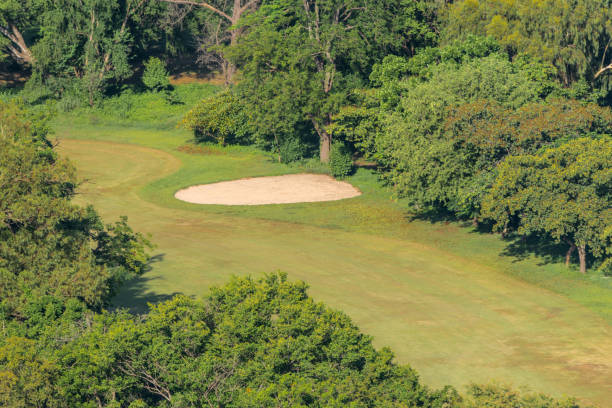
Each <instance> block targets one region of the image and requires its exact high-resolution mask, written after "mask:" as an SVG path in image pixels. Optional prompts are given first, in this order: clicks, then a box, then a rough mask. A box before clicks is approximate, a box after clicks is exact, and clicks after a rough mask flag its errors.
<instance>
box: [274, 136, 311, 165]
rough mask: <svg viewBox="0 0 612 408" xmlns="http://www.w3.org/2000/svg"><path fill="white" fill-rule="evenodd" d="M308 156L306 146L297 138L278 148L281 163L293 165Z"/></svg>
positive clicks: (285, 142)
mask: <svg viewBox="0 0 612 408" xmlns="http://www.w3.org/2000/svg"><path fill="white" fill-rule="evenodd" d="M306 154H307V151H306V149H305V146H304V145H303V144H302V143H301V141H300V140H299V139H297V138H293V139H288V140H285V141H283V143H282V144H281V145H280V146H279V147H278V157H279V158H280V162H281V163H292V162H296V161H299V160H302V159H303V158H304V157H305V156H306Z"/></svg>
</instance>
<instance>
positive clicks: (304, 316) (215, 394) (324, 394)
mask: <svg viewBox="0 0 612 408" xmlns="http://www.w3.org/2000/svg"><path fill="white" fill-rule="evenodd" d="M306 289H307V287H306V285H305V284H303V283H289V282H287V281H286V277H285V275H284V274H273V275H269V276H267V277H266V278H264V279H260V280H252V279H249V278H233V279H232V280H230V282H229V283H228V284H227V285H225V286H224V287H221V288H212V290H211V292H210V295H208V296H207V298H206V299H205V300H204V301H194V300H191V299H189V298H187V297H185V296H177V297H175V298H174V299H172V300H170V301H167V302H164V303H160V304H158V305H155V306H153V307H152V309H151V311H150V312H149V314H148V315H147V316H145V317H144V318H136V317H134V316H131V315H129V314H126V313H117V314H102V315H98V316H96V317H95V319H94V321H93V322H92V324H91V327H90V328H88V329H85V330H83V331H82V334H81V335H79V336H77V338H75V340H73V341H70V342H68V343H67V344H65V345H64V346H63V347H62V348H61V350H59V351H58V352H57V353H56V354H55V357H54V359H53V360H54V361H55V364H57V365H59V366H60V367H61V368H62V369H61V370H60V372H59V373H57V374H55V375H54V378H55V379H56V381H55V383H54V384H56V385H57V388H56V390H57V389H61V391H62V392H61V394H62V397H61V399H54V395H55V394H54V393H53V392H49V393H47V398H48V400H50V401H49V404H50V405H52V406H53V404H58V405H60V404H62V403H63V404H68V405H70V406H88V405H87V401H92V400H97V401H99V402H100V403H101V404H103V405H104V406H107V405H108V406H129V405H130V404H140V405H143V403H144V404H145V405H146V406H150V407H166V406H190V405H191V406H204V405H211V404H212V405H215V406H217V405H219V406H228V407H272V406H279V405H280V406H315V407H329V406H337V407H340V406H388V407H402V406H423V407H441V406H444V405H443V404H456V403H458V402H459V401H460V399H459V397H458V395H457V393H456V392H455V391H454V390H453V389H452V388H449V387H447V388H444V389H443V390H440V391H431V390H429V389H428V388H426V387H424V386H423V385H421V384H420V383H419V381H418V377H417V375H416V373H415V372H414V371H413V370H412V369H410V368H409V367H402V366H398V365H396V364H395V363H394V362H393V354H392V353H391V352H390V351H389V350H388V349H383V350H381V351H376V350H375V349H374V347H373V346H372V344H371V339H370V338H369V337H368V336H366V335H364V334H362V333H360V332H359V330H358V329H357V327H355V326H354V325H353V323H352V322H351V320H350V319H349V318H348V317H347V316H346V315H345V314H343V313H341V312H338V311H334V310H331V309H329V308H328V307H326V306H325V305H323V304H321V303H316V302H314V301H313V300H312V299H311V298H310V297H308V295H307V293H306ZM15 376H16V377H17V378H19V373H15ZM12 384H13V383H9V384H8V389H9V392H10V394H9V395H16V397H15V398H17V396H23V391H22V390H21V389H20V388H17V387H16V386H13V385H12ZM136 401H138V402H136ZM135 406H138V405H135Z"/></svg>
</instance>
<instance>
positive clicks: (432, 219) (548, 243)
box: [407, 209, 592, 266]
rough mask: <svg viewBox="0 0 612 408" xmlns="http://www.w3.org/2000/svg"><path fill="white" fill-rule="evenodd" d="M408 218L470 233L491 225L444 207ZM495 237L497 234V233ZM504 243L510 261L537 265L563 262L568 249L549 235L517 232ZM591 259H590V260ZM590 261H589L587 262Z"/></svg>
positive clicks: (575, 259) (485, 230) (486, 229)
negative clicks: (527, 261) (451, 224)
mask: <svg viewBox="0 0 612 408" xmlns="http://www.w3.org/2000/svg"><path fill="white" fill-rule="evenodd" d="M407 218H408V219H409V220H411V221H412V220H420V221H426V222H429V223H431V224H439V223H444V224H449V223H455V224H456V225H458V226H460V227H462V228H469V232H470V233H471V234H479V235H482V234H486V235H490V234H491V231H492V227H493V225H492V224H491V223H490V222H482V221H481V222H479V223H478V224H477V225H474V224H473V223H472V221H471V220H465V219H460V218H458V217H457V216H456V215H454V214H453V213H451V212H449V211H446V210H445V209H433V210H430V211H423V212H420V213H416V214H410V215H408V216H407ZM497 237H498V238H497V239H500V238H499V235H497ZM503 242H505V243H506V246H505V248H504V249H503V250H502V251H501V253H500V255H501V256H503V257H508V258H512V262H513V263H516V262H521V261H524V260H525V259H527V258H530V257H535V258H536V261H537V265H538V266H543V265H548V264H554V263H563V262H565V254H566V252H567V250H568V245H567V244H566V243H564V242H556V241H555V240H554V239H553V238H551V237H549V236H544V237H538V236H536V235H529V236H521V235H517V234H513V235H510V236H508V237H506V238H503ZM590 261H591V260H590ZM577 262H578V254H577V253H576V252H575V251H574V253H573V254H572V263H577ZM590 263H592V262H589V264H590Z"/></svg>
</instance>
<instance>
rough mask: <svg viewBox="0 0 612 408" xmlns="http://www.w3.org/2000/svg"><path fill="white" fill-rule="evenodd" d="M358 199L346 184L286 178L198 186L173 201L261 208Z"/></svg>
mask: <svg viewBox="0 0 612 408" xmlns="http://www.w3.org/2000/svg"><path fill="white" fill-rule="evenodd" d="M358 195H361V191H359V190H358V189H357V188H355V187H353V186H352V185H350V184H349V183H346V182H343V181H337V180H334V179H333V178H331V177H329V176H326V175H322V174H290V175H286V176H275V177H256V178H246V179H240V180H233V181H223V182H221V183H213V184H202V185H199V186H192V187H188V188H186V189H183V190H179V191H177V192H176V194H174V197H176V198H178V199H179V200H182V201H187V202H189V203H194V204H224V205H261V204H289V203H312V202H317V201H335V200H342V199H344V198H351V197H356V196H358Z"/></svg>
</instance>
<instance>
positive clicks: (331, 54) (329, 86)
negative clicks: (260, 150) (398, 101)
mask: <svg viewBox="0 0 612 408" xmlns="http://www.w3.org/2000/svg"><path fill="white" fill-rule="evenodd" d="M425 3H426V2H417V3H415V4H413V6H412V7H405V4H404V3H403V2H382V1H375V2H370V3H368V5H367V7H366V6H365V3H364V2H363V1H362V0H313V1H307V2H306V3H302V2H297V1H279V2H273V3H271V4H268V5H264V6H262V7H261V8H260V9H259V10H258V11H257V12H256V13H254V14H253V15H252V16H250V17H248V18H246V19H245V20H244V26H245V29H247V30H248V31H247V34H246V35H245V36H243V37H242V39H241V40H240V41H239V42H238V43H237V44H235V45H233V46H232V47H231V48H230V49H228V50H227V53H226V54H227V55H228V57H229V58H230V59H231V60H232V61H233V62H234V63H235V64H236V65H237V66H239V67H240V69H241V73H242V77H243V81H242V82H241V83H240V84H239V85H238V88H239V89H238V92H239V94H240V96H241V99H242V100H243V101H244V103H246V104H247V105H248V110H249V111H250V112H252V115H253V116H254V117H255V118H256V120H258V121H259V122H261V123H258V124H257V125H256V126H257V128H259V129H262V132H261V133H263V134H267V135H272V136H273V137H276V138H278V139H279V140H282V139H286V138H287V137H296V136H295V133H296V132H295V129H296V127H299V126H300V125H301V124H304V123H307V124H308V127H309V128H310V131H311V132H313V131H314V132H316V133H317V134H318V136H319V138H320V140H321V145H322V146H323V149H321V153H320V154H321V160H322V161H327V160H328V157H326V156H325V155H326V152H327V151H328V148H329V143H330V140H331V139H330V137H329V135H328V133H327V130H326V128H327V127H328V126H329V125H330V124H331V120H330V116H331V115H333V114H334V113H336V112H338V110H339V109H340V107H341V106H342V105H343V104H344V103H345V101H346V98H347V95H348V94H349V93H350V92H351V91H352V90H353V89H356V88H357V87H359V86H360V85H362V84H363V83H364V80H365V79H366V78H367V76H368V75H369V71H370V68H371V66H372V64H373V62H374V61H375V58H376V56H381V55H382V54H384V52H385V51H386V50H388V49H389V48H396V49H397V48H401V46H402V45H401V44H402V43H403V42H404V41H405V40H404V39H403V38H402V37H401V35H399V32H401V30H405V29H406V27H407V26H409V25H412V30H410V31H408V32H409V33H410V34H411V36H412V35H414V37H413V38H414V39H415V41H416V42H417V43H420V42H421V39H423V40H424V41H425V42H427V41H428V40H426V39H424V38H423V37H428V38H429V37H430V36H429V35H428V34H427V33H428V32H429V29H428V28H427V24H421V23H422V22H423V21H422V20H421V19H422V18H423V13H424V10H425V9H426V7H425ZM394 9H397V10H404V11H405V12H406V19H405V20H402V19H397V20H395V18H396V17H397V16H396V15H394V13H393V10H394ZM425 14H426V12H425ZM400 15H401V13H400ZM412 23H414V24H412ZM396 24H397V26H396ZM390 27H392V28H391V29H390ZM394 29H397V30H398V31H394ZM417 38H418V40H417ZM298 137H299V136H298Z"/></svg>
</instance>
